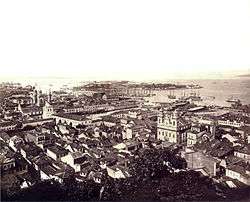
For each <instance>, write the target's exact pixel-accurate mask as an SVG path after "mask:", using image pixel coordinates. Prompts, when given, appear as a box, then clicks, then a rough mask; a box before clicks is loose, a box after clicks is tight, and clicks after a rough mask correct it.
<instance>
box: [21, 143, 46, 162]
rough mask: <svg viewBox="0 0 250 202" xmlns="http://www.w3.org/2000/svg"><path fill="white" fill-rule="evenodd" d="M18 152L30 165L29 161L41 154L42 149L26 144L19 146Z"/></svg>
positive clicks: (32, 144)
mask: <svg viewBox="0 0 250 202" xmlns="http://www.w3.org/2000/svg"><path fill="white" fill-rule="evenodd" d="M20 152H21V154H22V156H23V157H24V158H25V159H26V160H27V161H28V163H30V164H32V161H31V159H33V158H34V157H36V156H38V155H39V154H40V153H42V149H41V148H40V147H38V146H36V145H35V144H34V143H31V142H28V143H26V144H24V145H22V146H21V148H20Z"/></svg>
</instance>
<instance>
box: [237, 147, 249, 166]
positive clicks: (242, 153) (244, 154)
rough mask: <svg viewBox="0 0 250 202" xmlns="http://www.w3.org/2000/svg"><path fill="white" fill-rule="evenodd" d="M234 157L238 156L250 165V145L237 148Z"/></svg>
mask: <svg viewBox="0 0 250 202" xmlns="http://www.w3.org/2000/svg"><path fill="white" fill-rule="evenodd" d="M234 156H237V157H239V158H241V159H243V160H244V161H246V162H248V163H250V144H247V145H245V146H243V147H237V148H235V151H234Z"/></svg>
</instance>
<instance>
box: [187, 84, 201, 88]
mask: <svg viewBox="0 0 250 202" xmlns="http://www.w3.org/2000/svg"><path fill="white" fill-rule="evenodd" d="M187 88H189V89H200V88H202V86H200V85H198V84H190V85H187Z"/></svg>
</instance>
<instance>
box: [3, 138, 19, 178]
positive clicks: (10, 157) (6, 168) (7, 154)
mask: <svg viewBox="0 0 250 202" xmlns="http://www.w3.org/2000/svg"><path fill="white" fill-rule="evenodd" d="M0 147H1V148H0V170H1V176H2V175H3V174H5V173H10V172H11V171H12V170H13V169H14V168H15V167H16V160H15V155H14V152H12V151H11V150H10V149H9V147H8V146H7V145H6V144H5V143H4V142H3V141H0Z"/></svg>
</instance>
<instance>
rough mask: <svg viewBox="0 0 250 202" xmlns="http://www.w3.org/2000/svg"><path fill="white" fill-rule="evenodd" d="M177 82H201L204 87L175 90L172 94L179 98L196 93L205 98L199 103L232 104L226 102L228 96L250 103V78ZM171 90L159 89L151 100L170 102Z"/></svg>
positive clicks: (183, 81) (183, 82) (182, 82)
mask: <svg viewBox="0 0 250 202" xmlns="http://www.w3.org/2000/svg"><path fill="white" fill-rule="evenodd" d="M175 83H179V84H190V83H193V84H199V85H200V86H202V87H203V88H201V89H186V90H174V91H171V94H174V95H175V96H176V97H177V98H178V97H181V96H183V95H184V93H185V95H186V96H187V95H190V93H196V94H198V95H200V97H201V98H202V99H203V101H202V102H200V103H199V104H207V105H219V106H230V103H228V102H226V100H227V99H228V98H237V99H240V100H241V101H242V103H243V104H250V79H249V78H247V79H246V78H245V79H228V80H192V81H190V80H189V81H187V80H182V81H178V82H175ZM169 94H170V92H169V91H158V92H156V96H153V97H150V98H149V100H150V101H156V102H169V101H171V100H169V99H168V97H167V95H169Z"/></svg>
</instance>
